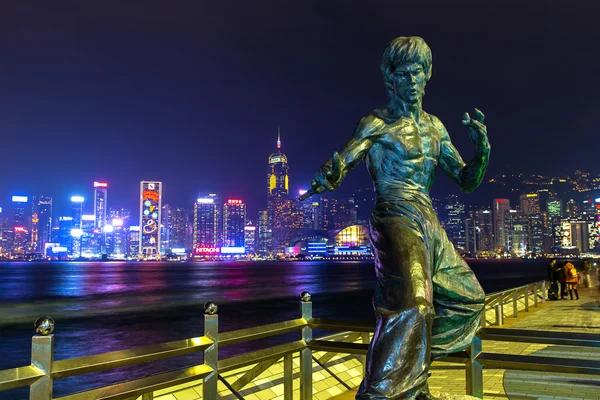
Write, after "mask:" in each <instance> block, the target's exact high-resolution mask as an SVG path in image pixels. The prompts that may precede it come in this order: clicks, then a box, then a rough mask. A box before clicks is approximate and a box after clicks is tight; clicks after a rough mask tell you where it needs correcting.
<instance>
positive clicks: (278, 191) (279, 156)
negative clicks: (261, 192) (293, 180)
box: [267, 132, 289, 198]
mask: <svg viewBox="0 0 600 400" xmlns="http://www.w3.org/2000/svg"><path fill="white" fill-rule="evenodd" d="M288 193H289V178H288V160H287V157H286V156H285V154H283V153H282V152H281V134H280V133H279V132H277V150H276V151H275V152H274V153H273V154H271V155H270V156H269V170H268V173H267V198H273V197H283V196H285V195H287V194H288Z"/></svg>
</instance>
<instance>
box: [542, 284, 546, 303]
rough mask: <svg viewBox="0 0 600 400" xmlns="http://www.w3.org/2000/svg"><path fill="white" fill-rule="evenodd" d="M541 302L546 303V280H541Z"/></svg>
mask: <svg viewBox="0 0 600 400" xmlns="http://www.w3.org/2000/svg"><path fill="white" fill-rule="evenodd" d="M542 303H544V304H545V303H546V281H542Z"/></svg>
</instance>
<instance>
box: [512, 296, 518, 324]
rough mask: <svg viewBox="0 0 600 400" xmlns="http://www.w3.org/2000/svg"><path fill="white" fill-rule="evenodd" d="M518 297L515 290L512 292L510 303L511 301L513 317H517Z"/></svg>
mask: <svg viewBox="0 0 600 400" xmlns="http://www.w3.org/2000/svg"><path fill="white" fill-rule="evenodd" d="M518 299H519V296H518V293H517V291H516V290H513V292H512V303H513V317H515V318H519V302H518V301H517V300H518Z"/></svg>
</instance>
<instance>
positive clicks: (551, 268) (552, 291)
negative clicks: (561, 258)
mask: <svg viewBox="0 0 600 400" xmlns="http://www.w3.org/2000/svg"><path fill="white" fill-rule="evenodd" d="M548 280H549V281H550V285H549V287H548V300H558V299H559V296H558V276H557V273H556V258H553V259H551V260H550V264H548Z"/></svg>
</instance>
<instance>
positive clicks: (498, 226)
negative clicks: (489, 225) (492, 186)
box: [492, 199, 510, 250]
mask: <svg viewBox="0 0 600 400" xmlns="http://www.w3.org/2000/svg"><path fill="white" fill-rule="evenodd" d="M509 210H510V200H509V199H494V201H493V203H492V212H493V217H494V245H495V247H496V249H501V250H506V248H507V240H506V229H505V226H504V225H505V224H504V215H505V214H506V213H507V212H508V211H509Z"/></svg>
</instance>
